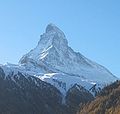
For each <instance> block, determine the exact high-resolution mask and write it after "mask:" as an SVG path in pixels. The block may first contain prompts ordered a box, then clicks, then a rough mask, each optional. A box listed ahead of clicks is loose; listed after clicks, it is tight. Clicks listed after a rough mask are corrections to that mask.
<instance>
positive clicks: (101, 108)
mask: <svg viewBox="0 0 120 114" xmlns="http://www.w3.org/2000/svg"><path fill="white" fill-rule="evenodd" d="M77 114H120V81H116V82H114V83H113V84H111V85H109V86H107V87H105V88H104V89H103V90H102V91H101V92H100V94H99V95H98V96H97V97H96V99H95V100H94V101H92V102H91V103H88V104H86V105H84V106H83V107H82V108H80V111H79V112H78V113H77Z"/></svg>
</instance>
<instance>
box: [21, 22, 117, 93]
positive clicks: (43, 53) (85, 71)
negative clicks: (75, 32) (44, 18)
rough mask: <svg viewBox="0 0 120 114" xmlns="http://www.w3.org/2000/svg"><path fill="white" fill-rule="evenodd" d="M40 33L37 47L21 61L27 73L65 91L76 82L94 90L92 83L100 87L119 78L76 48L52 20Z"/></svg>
mask: <svg viewBox="0 0 120 114" xmlns="http://www.w3.org/2000/svg"><path fill="white" fill-rule="evenodd" d="M40 37H41V38H40V41H39V42H38V45H37V46H36V48H34V49H33V50H31V51H30V52H29V53H27V54H26V55H24V56H23V57H22V58H21V59H20V61H19V65H20V66H22V67H24V68H25V72H26V71H27V72H28V74H32V75H35V76H36V77H38V78H40V79H41V80H43V81H46V82H48V83H51V84H52V85H54V86H55V87H57V88H58V89H59V90H60V91H61V92H62V93H63V94H64V95H66V92H67V91H68V89H69V88H71V87H72V86H73V85H74V84H78V85H82V86H84V87H85V88H86V89H87V90H91V88H92V87H93V86H96V89H98V88H101V87H103V86H104V85H106V84H109V83H111V82H114V81H115V80H116V79H117V78H116V77H115V76H114V75H113V74H112V73H110V72H109V71H108V70H107V69H106V68H104V67H103V66H101V65H99V64H97V63H95V62H93V61H91V60H89V59H87V58H86V57H84V56H83V55H82V54H81V53H79V52H74V51H73V49H72V48H70V47H69V46H68V41H67V39H66V37H65V35H64V33H63V32H62V31H61V30H60V29H59V28H58V27H57V26H55V25H54V24H49V25H48V26H47V27H46V30H45V33H44V34H42V35H41V36H40ZM91 92H92V91H91ZM93 94H95V93H94V92H93Z"/></svg>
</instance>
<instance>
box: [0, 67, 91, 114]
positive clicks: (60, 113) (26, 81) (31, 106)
mask: <svg viewBox="0 0 120 114" xmlns="http://www.w3.org/2000/svg"><path fill="white" fill-rule="evenodd" d="M83 90H84V91H86V92H84V93H82V89H81V90H78V89H77V88H74V91H73V88H72V89H70V90H69V92H68V93H67V95H68V96H67V98H65V99H64V100H65V101H67V102H69V103H67V104H63V100H62V97H63V96H62V94H61V93H60V91H59V90H57V89H56V88H55V87H54V86H52V85H50V84H49V83H46V82H43V81H41V80H40V79H38V78H36V77H34V76H29V75H24V74H22V73H20V72H18V73H17V74H15V75H14V72H13V73H11V74H10V75H8V76H7V77H5V73H4V71H3V69H2V68H0V91H1V92H0V114H68V113H69V114H74V113H75V112H76V111H77V107H78V106H79V103H83V102H85V103H86V102H88V101H90V100H92V99H93V96H92V94H90V93H89V92H88V91H87V90H85V89H84V88H83ZM71 95H72V97H71ZM80 95H81V96H86V97H87V99H86V98H85V97H84V98H82V101H81V100H79V99H80V98H79V97H80ZM72 99H76V100H77V99H78V101H77V102H74V104H75V106H74V104H72ZM71 106H72V107H74V108H73V109H71Z"/></svg>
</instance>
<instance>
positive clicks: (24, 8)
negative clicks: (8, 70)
mask: <svg viewBox="0 0 120 114" xmlns="http://www.w3.org/2000/svg"><path fill="white" fill-rule="evenodd" d="M49 23H54V24H56V25H57V26H58V27H59V28H61V29H62V30H63V31H64V33H65V34H66V37H67V39H68V42H69V45H70V46H71V47H72V48H73V49H74V50H75V51H79V52H81V53H82V54H83V55H85V56H86V57H88V58H90V59H92V60H94V61H96V62H98V63H100V64H102V65H104V66H105V67H107V68H108V69H109V70H110V71H111V72H112V73H113V74H115V75H117V76H119V77H120V69H119V68H120V60H119V59H120V52H119V50H120V1H119V0H0V63H1V64H4V63H6V62H9V63H17V62H18V60H19V59H20V58H21V56H22V55H24V54H25V53H27V52H28V51H29V50H30V49H32V48H34V47H35V46H36V44H37V42H38V40H39V39H40V37H39V36H40V34H42V33H43V32H44V29H45V27H46V25H47V24H49Z"/></svg>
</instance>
